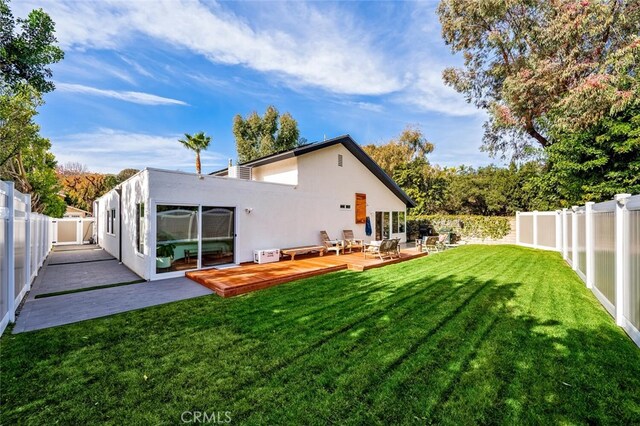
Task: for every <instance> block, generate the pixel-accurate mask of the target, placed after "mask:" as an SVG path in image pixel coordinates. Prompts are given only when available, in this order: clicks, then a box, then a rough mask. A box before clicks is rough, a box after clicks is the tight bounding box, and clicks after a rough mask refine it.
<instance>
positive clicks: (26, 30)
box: [0, 0, 64, 93]
mask: <svg viewBox="0 0 640 426" xmlns="http://www.w3.org/2000/svg"><path fill="white" fill-rule="evenodd" d="M17 27H19V29H18V28H17ZM56 43H57V40H56V37H55V23H54V22H53V20H52V19H51V18H50V17H49V15H47V14H46V13H44V12H43V11H42V9H36V10H32V11H31V12H30V13H29V15H28V16H27V17H26V18H18V19H15V18H14V17H13V14H12V13H11V10H10V9H9V3H8V1H6V0H0V74H2V82H3V85H6V86H8V87H10V88H15V87H16V86H18V85H20V84H23V83H27V84H29V85H31V86H32V87H33V88H34V89H36V90H37V91H38V92H40V93H47V92H51V91H52V90H53V89H54V87H55V86H54V84H53V82H51V81H50V80H49V79H50V78H51V77H52V75H53V74H52V72H51V69H50V68H49V67H48V66H49V65H50V64H54V63H56V62H59V61H60V60H62V58H63V57H64V52H63V51H62V49H60V48H59V47H58V46H57V45H56Z"/></svg>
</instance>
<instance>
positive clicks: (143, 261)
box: [96, 170, 151, 279]
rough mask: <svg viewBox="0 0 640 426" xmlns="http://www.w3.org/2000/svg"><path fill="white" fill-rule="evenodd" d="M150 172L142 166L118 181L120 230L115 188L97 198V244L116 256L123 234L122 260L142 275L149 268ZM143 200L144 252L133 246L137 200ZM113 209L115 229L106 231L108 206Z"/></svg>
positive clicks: (147, 276)
mask: <svg viewBox="0 0 640 426" xmlns="http://www.w3.org/2000/svg"><path fill="white" fill-rule="evenodd" d="M148 176H149V172H148V171H147V170H143V171H142V172H140V173H138V174H137V175H135V176H133V177H132V178H130V179H128V180H127V181H125V182H124V183H122V185H121V187H120V188H121V191H122V231H123V232H121V230H120V219H119V218H120V210H119V209H120V201H119V197H118V193H117V191H116V190H111V191H109V192H108V193H106V194H105V195H103V196H102V197H100V198H99V199H97V200H96V203H97V208H98V210H97V211H98V213H97V215H98V227H97V228H98V230H97V232H98V244H99V245H100V247H102V248H103V249H105V250H106V251H107V252H108V253H109V254H111V255H112V256H113V257H115V258H118V256H119V250H120V247H119V241H120V238H122V263H124V264H125V265H126V266H127V267H128V268H129V269H131V270H132V271H133V272H135V273H136V274H138V275H140V276H141V277H142V278H145V279H150V278H151V276H150V268H149V261H148V259H150V258H149V244H148V243H147V242H148V241H149V228H150V226H149V217H150V216H149V195H148V192H149V191H148V185H147V181H148ZM140 202H143V203H145V247H144V254H142V253H138V252H137V249H136V235H135V230H136V224H135V220H136V204H137V203H140ZM111 209H116V218H115V221H114V233H113V234H107V232H106V231H107V223H106V218H107V213H106V212H107V210H111Z"/></svg>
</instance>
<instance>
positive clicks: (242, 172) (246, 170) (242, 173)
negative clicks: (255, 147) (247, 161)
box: [229, 166, 251, 180]
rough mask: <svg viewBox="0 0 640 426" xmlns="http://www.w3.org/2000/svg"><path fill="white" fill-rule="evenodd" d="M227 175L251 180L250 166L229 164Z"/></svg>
mask: <svg viewBox="0 0 640 426" xmlns="http://www.w3.org/2000/svg"><path fill="white" fill-rule="evenodd" d="M229 177H231V178H236V179H244V180H251V167H247V166H231V167H229Z"/></svg>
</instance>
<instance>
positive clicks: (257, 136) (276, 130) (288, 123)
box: [233, 105, 300, 163]
mask: <svg viewBox="0 0 640 426" xmlns="http://www.w3.org/2000/svg"><path fill="white" fill-rule="evenodd" d="M233 135H234V137H235V139H236V150H237V153H238V162H239V163H246V162H247V161H251V160H254V159H256V158H259V157H264V156H266V155H270V154H274V153H276V152H282V151H287V150H289V149H292V148H295V147H297V146H298V145H299V144H300V131H299V130H298V123H297V121H296V120H295V119H294V118H293V117H292V116H291V114H289V113H288V112H286V113H284V114H282V115H280V113H279V112H278V110H277V109H276V108H275V107H274V106H271V105H270V106H268V107H267V109H266V111H265V113H264V115H263V116H262V117H261V116H260V115H259V114H258V113H257V112H255V111H254V112H252V113H251V114H249V115H248V116H247V117H246V118H244V117H242V116H241V115H240V114H238V115H236V116H235V117H234V118H233Z"/></svg>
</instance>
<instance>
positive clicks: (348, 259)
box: [186, 249, 427, 297]
mask: <svg viewBox="0 0 640 426" xmlns="http://www.w3.org/2000/svg"><path fill="white" fill-rule="evenodd" d="M426 255H427V253H418V252H417V251H416V250H415V249H406V250H402V251H401V253H400V257H399V258H395V259H385V260H380V259H378V258H373V257H371V256H367V258H366V259H365V258H364V253H347V254H344V255H340V256H336V255H333V254H325V255H324V256H322V257H320V256H318V255H317V254H316V255H305V256H296V260H281V261H280V262H274V263H265V264H262V265H258V264H256V263H243V264H241V265H240V266H238V267H237V268H229V269H222V270H218V269H207V270H201V271H192V272H187V273H186V276H187V278H190V279H192V280H194V281H195V282H197V283H199V284H202V285H203V286H205V287H207V288H210V289H211V290H213V291H215V292H216V293H217V294H218V295H220V296H222V297H231V296H238V295H240V294H245V293H249V292H252V291H255V290H262V289H263V288H268V287H273V286H276V285H278V284H283V283H287V282H290V281H295V280H299V279H302V278H309V277H313V276H316V275H322V274H327V273H329V272H335V271H341V270H345V269H349V270H352V271H365V270H367V269H372V268H379V267H381V266H385V265H390V264H393V263H398V262H404V261H405V260H410V259H416V258H418V257H422V256H426Z"/></svg>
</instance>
